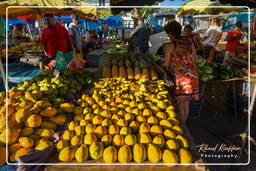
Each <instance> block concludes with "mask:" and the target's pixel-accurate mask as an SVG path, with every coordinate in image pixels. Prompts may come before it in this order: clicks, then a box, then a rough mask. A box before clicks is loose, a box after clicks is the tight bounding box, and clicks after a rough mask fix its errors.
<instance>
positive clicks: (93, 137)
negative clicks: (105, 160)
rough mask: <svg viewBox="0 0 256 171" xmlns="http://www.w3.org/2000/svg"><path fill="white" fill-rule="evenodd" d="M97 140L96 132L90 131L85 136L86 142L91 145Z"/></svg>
mask: <svg viewBox="0 0 256 171" xmlns="http://www.w3.org/2000/svg"><path fill="white" fill-rule="evenodd" d="M95 142H97V137H96V135H95V134H94V133H89V134H86V135H85V136H84V144H87V145H91V144H93V143H95Z"/></svg>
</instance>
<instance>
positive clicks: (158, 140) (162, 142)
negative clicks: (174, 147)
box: [153, 135, 165, 149]
mask: <svg viewBox="0 0 256 171" xmlns="http://www.w3.org/2000/svg"><path fill="white" fill-rule="evenodd" d="M153 144H155V145H157V146H158V147H160V148H161V149H163V148H164V145H165V140H164V137H163V136H162V135H158V136H156V137H154V139H153Z"/></svg>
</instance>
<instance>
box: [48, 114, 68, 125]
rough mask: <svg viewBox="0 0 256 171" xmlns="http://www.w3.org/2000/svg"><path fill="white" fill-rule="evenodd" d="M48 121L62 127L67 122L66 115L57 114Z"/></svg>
mask: <svg viewBox="0 0 256 171" xmlns="http://www.w3.org/2000/svg"><path fill="white" fill-rule="evenodd" d="M49 120H50V121H51V122H53V123H55V124H56V125H64V124H65V123H66V122H67V116H66V114H57V115H56V116H54V117H50V118H49Z"/></svg>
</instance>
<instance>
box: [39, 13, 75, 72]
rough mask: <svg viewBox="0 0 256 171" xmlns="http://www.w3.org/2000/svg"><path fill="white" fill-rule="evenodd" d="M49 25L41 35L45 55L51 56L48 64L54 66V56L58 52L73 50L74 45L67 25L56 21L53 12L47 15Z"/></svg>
mask: <svg viewBox="0 0 256 171" xmlns="http://www.w3.org/2000/svg"><path fill="white" fill-rule="evenodd" d="M45 18H46V25H47V27H46V28H45V29H44V30H43V32H42V35H41V43H42V44H43V46H44V52H45V55H46V56H48V57H49V59H48V61H47V62H45V63H48V62H49V61H51V62H50V63H49V64H50V65H49V64H48V65H49V67H50V68H52V67H53V66H54V64H55V62H56V61H55V60H54V58H55V57H56V54H57V52H59V51H60V52H62V53H63V54H65V53H67V52H70V51H73V45H72V40H71V37H70V35H69V33H68V31H67V29H66V28H65V27H63V26H62V25H60V24H56V23H55V22H54V16H53V15H52V14H47V15H45Z"/></svg>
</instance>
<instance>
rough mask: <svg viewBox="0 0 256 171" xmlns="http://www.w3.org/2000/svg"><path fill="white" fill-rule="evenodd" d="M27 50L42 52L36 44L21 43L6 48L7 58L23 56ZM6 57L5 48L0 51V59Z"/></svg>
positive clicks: (40, 47) (40, 46)
mask: <svg viewBox="0 0 256 171" xmlns="http://www.w3.org/2000/svg"><path fill="white" fill-rule="evenodd" d="M28 50H38V51H39V50H43V48H42V45H40V44H39V43H36V42H29V43H23V44H20V45H17V46H13V47H11V48H8V56H24V52H26V51H28ZM5 57H6V48H5V47H4V48H1V49H0V58H5Z"/></svg>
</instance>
